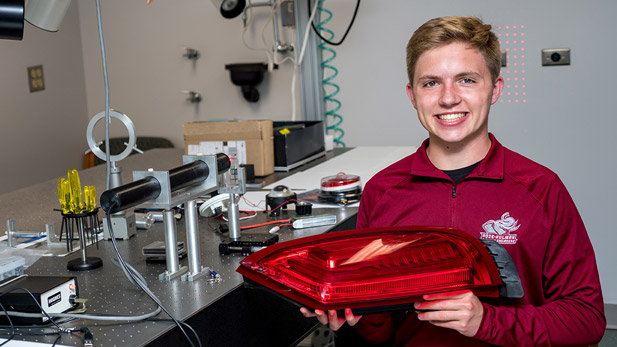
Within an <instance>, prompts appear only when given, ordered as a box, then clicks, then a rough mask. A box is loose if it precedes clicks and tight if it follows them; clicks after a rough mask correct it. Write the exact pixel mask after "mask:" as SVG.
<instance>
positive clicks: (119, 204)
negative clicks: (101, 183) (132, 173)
mask: <svg viewBox="0 0 617 347" xmlns="http://www.w3.org/2000/svg"><path fill="white" fill-rule="evenodd" d="M160 194H161V184H160V183H159V181H158V180H157V179H156V178H154V177H152V176H150V177H146V178H143V179H140V180H139V181H135V182H131V183H128V184H125V185H123V186H120V187H116V188H113V189H110V190H106V191H104V192H103V194H101V207H102V208H103V210H104V211H105V213H108V214H112V213H116V212H120V211H123V210H126V209H127V208H131V207H133V206H137V205H139V204H141V203H143V202H146V201H149V200H154V199H156V198H158V196H159V195H160Z"/></svg>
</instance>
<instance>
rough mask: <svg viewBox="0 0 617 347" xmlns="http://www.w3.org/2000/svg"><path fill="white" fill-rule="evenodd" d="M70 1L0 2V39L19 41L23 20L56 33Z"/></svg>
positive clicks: (18, 0) (29, 0) (8, 0)
mask: <svg viewBox="0 0 617 347" xmlns="http://www.w3.org/2000/svg"><path fill="white" fill-rule="evenodd" d="M70 4H71V0H28V1H24V0H2V1H1V2H0V39H10V40H21V39H22V38H23V36H24V19H25V20H27V21H28V22H29V23H30V24H32V25H34V26H36V27H38V28H41V29H43V30H47V31H58V28H59V27H60V23H62V19H63V18H64V15H65V14H66V11H67V10H68V7H69V5H70Z"/></svg>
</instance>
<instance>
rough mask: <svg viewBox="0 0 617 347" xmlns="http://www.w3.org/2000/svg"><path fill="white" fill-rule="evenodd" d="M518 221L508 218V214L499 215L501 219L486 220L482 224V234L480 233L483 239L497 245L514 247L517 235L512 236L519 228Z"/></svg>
mask: <svg viewBox="0 0 617 347" xmlns="http://www.w3.org/2000/svg"><path fill="white" fill-rule="evenodd" d="M520 227H521V226H520V224H518V220H517V219H514V218H512V217H510V212H506V213H504V214H502V215H501V219H498V220H492V219H491V220H488V221H486V222H484V224H482V229H484V232H481V233H480V237H482V238H483V239H490V240H495V241H497V243H500V244H502V245H503V244H506V245H514V244H516V241H517V235H516V234H513V232H515V231H516V230H518V228H520Z"/></svg>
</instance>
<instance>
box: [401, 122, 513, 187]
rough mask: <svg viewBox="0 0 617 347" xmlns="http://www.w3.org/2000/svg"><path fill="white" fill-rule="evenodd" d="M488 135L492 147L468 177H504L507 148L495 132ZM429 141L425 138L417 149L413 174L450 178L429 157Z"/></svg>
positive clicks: (412, 166)
mask: <svg viewBox="0 0 617 347" xmlns="http://www.w3.org/2000/svg"><path fill="white" fill-rule="evenodd" d="M488 135H489V137H490V139H491V148H490V149H489V151H488V153H487V154H486V156H485V157H484V159H482V161H481V162H480V164H479V165H478V166H477V167H476V168H475V169H474V170H473V171H472V172H471V173H470V174H469V176H467V178H472V177H477V178H483V179H491V180H500V179H503V177H504V163H505V160H504V156H505V148H504V147H503V146H502V145H501V143H499V141H497V139H496V138H495V136H494V135H493V134H491V133H489V134H488ZM428 142H429V140H428V139H426V140H424V142H423V143H422V146H420V148H418V150H417V151H416V156H415V157H414V159H413V162H412V163H411V172H410V173H411V175H413V176H421V177H431V178H440V179H445V180H450V177H448V175H446V174H445V173H444V172H443V171H441V170H440V169H438V168H436V167H435V165H433V163H431V161H430V159H429V158H428V155H427V154H426V148H427V147H428ZM467 178H465V179H467Z"/></svg>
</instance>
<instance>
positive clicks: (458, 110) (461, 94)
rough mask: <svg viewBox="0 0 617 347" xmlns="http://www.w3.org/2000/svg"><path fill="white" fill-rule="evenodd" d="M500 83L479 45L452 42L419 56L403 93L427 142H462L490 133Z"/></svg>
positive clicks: (499, 91) (501, 87)
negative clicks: (493, 78) (425, 131)
mask: <svg viewBox="0 0 617 347" xmlns="http://www.w3.org/2000/svg"><path fill="white" fill-rule="evenodd" d="M502 89H503V78H501V76H500V77H498V78H497V80H496V81H493V80H492V77H491V73H490V71H489V69H488V67H487V65H486V61H485V60H484V57H483V56H482V54H481V53H480V52H479V51H478V50H477V49H475V48H470V47H469V46H468V45H466V44H464V43H459V42H454V43H450V44H447V45H445V46H441V47H437V48H434V49H431V50H429V51H426V52H424V53H423V54H422V55H421V56H420V58H419V59H418V61H417V63H416V68H415V73H414V78H413V86H412V85H411V84H408V85H407V95H408V96H409V99H410V100H411V102H412V104H413V106H414V108H415V109H416V110H417V111H418V118H419V119H420V123H422V126H424V128H426V130H428V132H429V138H430V140H431V142H430V143H431V144H433V143H436V142H438V143H441V144H442V145H444V146H449V145H450V144H459V145H466V144H469V143H470V142H473V141H478V140H480V141H486V140H487V139H488V136H487V133H488V113H489V109H490V106H491V105H492V104H494V103H495V102H497V99H498V98H499V95H500V94H501V90H502Z"/></svg>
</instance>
